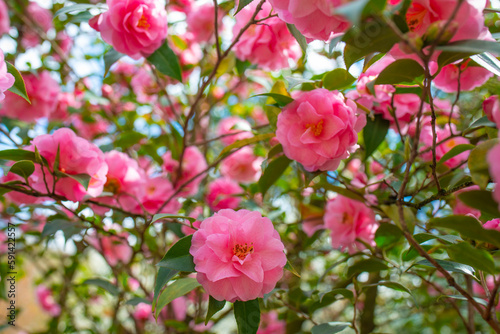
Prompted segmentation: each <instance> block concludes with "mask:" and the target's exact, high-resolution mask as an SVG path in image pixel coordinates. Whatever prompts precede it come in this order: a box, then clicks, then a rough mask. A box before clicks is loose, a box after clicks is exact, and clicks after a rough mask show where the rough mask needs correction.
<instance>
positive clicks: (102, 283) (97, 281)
mask: <svg viewBox="0 0 500 334" xmlns="http://www.w3.org/2000/svg"><path fill="white" fill-rule="evenodd" d="M82 284H87V285H96V286H98V287H100V288H102V289H104V290H106V291H107V292H109V293H110V294H112V295H113V296H118V294H119V293H120V291H119V290H118V288H117V287H116V285H114V284H113V283H111V282H109V281H106V280H103V279H101V278H91V279H88V280H85V281H84V282H83V283H82Z"/></svg>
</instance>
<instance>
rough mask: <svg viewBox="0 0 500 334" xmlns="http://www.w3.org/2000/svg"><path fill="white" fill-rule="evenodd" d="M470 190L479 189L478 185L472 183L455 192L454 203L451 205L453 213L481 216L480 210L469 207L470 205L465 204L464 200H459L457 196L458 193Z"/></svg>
mask: <svg viewBox="0 0 500 334" xmlns="http://www.w3.org/2000/svg"><path fill="white" fill-rule="evenodd" d="M471 190H480V188H479V186H477V185H473V186H471V187H467V188H465V189H460V190H459V191H457V192H456V193H455V196H456V202H455V205H454V206H453V214H454V215H464V216H465V215H471V216H474V217H476V218H477V219H479V217H480V216H481V211H479V210H477V209H474V208H471V207H470V206H468V205H466V204H465V203H464V202H462V201H461V200H460V198H459V197H458V195H459V194H461V193H464V192H467V191H471Z"/></svg>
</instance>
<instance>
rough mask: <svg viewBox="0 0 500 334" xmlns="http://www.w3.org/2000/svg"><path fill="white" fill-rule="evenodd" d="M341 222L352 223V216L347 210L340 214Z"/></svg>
mask: <svg viewBox="0 0 500 334" xmlns="http://www.w3.org/2000/svg"><path fill="white" fill-rule="evenodd" d="M342 224H348V225H352V216H351V215H349V214H348V213H347V212H344V214H343V215H342Z"/></svg>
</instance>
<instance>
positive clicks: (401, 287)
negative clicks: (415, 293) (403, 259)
mask: <svg viewBox="0 0 500 334" xmlns="http://www.w3.org/2000/svg"><path fill="white" fill-rule="evenodd" d="M371 286H385V287H386V288H389V289H392V290H396V291H400V292H406V293H408V294H410V295H412V293H411V291H410V289H408V288H407V287H405V286H404V285H403V284H401V283H398V282H391V281H380V282H378V283H375V284H367V285H364V286H363V289H364V288H368V287H371Z"/></svg>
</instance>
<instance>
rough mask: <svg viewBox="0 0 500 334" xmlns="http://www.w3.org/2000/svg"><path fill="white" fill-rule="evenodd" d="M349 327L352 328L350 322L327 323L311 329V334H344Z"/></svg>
mask: <svg viewBox="0 0 500 334" xmlns="http://www.w3.org/2000/svg"><path fill="white" fill-rule="evenodd" d="M349 326H351V324H350V323H349V322H327V323H324V324H320V325H316V326H314V327H313V328H312V329H311V334H334V333H338V332H342V331H343V330H344V329H346V328H347V327H349Z"/></svg>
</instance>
